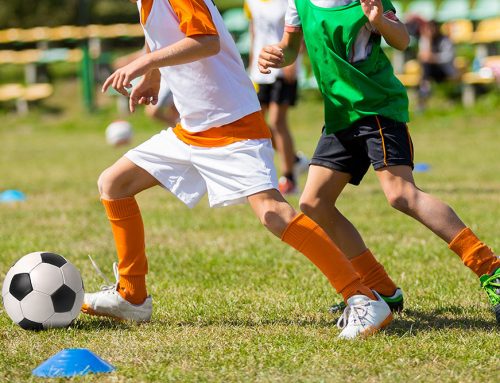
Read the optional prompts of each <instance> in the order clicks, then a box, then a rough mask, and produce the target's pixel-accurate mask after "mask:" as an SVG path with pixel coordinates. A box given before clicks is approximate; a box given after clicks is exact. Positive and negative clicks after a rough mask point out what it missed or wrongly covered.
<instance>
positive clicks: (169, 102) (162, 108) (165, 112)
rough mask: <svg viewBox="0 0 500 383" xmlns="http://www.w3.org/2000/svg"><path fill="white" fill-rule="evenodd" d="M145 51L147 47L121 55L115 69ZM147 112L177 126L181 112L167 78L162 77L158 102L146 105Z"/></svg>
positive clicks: (115, 63)
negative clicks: (175, 103)
mask: <svg viewBox="0 0 500 383" xmlns="http://www.w3.org/2000/svg"><path fill="white" fill-rule="evenodd" d="M145 53H146V49H145V48H143V49H140V50H138V51H135V52H133V53H131V54H129V55H126V56H122V57H119V58H118V59H116V60H115V61H114V62H113V70H117V69H118V68H122V67H124V66H125V65H127V64H129V63H131V62H132V61H134V60H135V59H137V58H139V57H140V56H142V55H144V54H145ZM145 112H146V115H147V116H149V117H151V118H152V119H154V120H156V121H158V122H160V123H162V124H165V125H166V126H175V125H176V124H177V122H178V121H179V112H178V111H177V109H176V107H175V105H174V96H173V95H172V91H171V90H170V87H169V86H168V84H167V82H166V81H165V79H163V78H162V79H161V85H160V91H159V93H158V102H157V103H156V105H153V104H149V105H146V106H145Z"/></svg>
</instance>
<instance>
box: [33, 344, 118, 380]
mask: <svg viewBox="0 0 500 383" xmlns="http://www.w3.org/2000/svg"><path fill="white" fill-rule="evenodd" d="M114 370H115V368H114V367H113V366H112V365H111V364H109V363H108V362H106V361H104V360H102V359H101V358H99V357H98V356H97V355H95V354H94V353H93V352H92V351H90V350H88V349H86V348H67V349H64V350H62V351H59V352H58V353H57V354H55V355H54V356H52V357H51V358H49V359H47V360H46V361H45V362H43V363H42V364H40V365H39V366H38V367H37V368H35V369H34V370H33V375H36V376H40V377H43V378H56V377H65V378H69V377H72V376H78V375H87V374H92V373H93V374H97V373H101V372H111V371H114Z"/></svg>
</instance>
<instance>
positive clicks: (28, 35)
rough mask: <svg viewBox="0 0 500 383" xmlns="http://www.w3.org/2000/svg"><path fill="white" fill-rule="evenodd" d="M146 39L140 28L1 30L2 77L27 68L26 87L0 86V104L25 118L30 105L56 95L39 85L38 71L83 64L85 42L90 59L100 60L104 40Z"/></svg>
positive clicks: (91, 26)
mask: <svg viewBox="0 0 500 383" xmlns="http://www.w3.org/2000/svg"><path fill="white" fill-rule="evenodd" d="M143 36H144V35H143V32H142V28H141V26H140V25H139V24H114V25H88V26H86V27H79V26H68V25H67V26H59V27H37V28H30V29H21V28H10V29H5V30H0V73H1V70H2V68H1V67H2V66H4V65H17V66H22V67H23V68H24V81H23V83H7V84H0V103H8V102H12V103H14V104H15V106H16V109H17V111H18V113H20V114H24V113H26V112H28V109H29V104H30V103H32V102H35V101H39V100H43V99H45V98H47V97H50V96H51V95H52V94H53V92H54V89H53V86H52V84H50V83H39V82H38V81H39V79H38V76H37V67H38V66H40V65H42V64H43V65H50V64H53V63H59V62H67V63H76V64H80V63H81V62H82V60H83V59H84V51H83V50H82V49H81V47H80V43H81V42H82V41H86V42H88V46H89V47H90V53H89V54H90V58H91V59H93V60H97V59H98V58H99V57H100V56H101V54H102V53H103V52H102V41H103V40H106V39H117V38H140V39H143ZM33 46H35V48H33ZM75 46H76V47H75ZM2 47H7V48H2ZM25 47H28V48H25Z"/></svg>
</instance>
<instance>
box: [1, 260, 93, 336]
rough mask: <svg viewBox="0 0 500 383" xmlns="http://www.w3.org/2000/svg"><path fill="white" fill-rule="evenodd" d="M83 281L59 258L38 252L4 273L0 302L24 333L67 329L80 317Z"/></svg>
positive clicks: (68, 263)
mask: <svg viewBox="0 0 500 383" xmlns="http://www.w3.org/2000/svg"><path fill="white" fill-rule="evenodd" d="M83 295H84V289H83V281H82V277H81V275H80V272H79V271H78V269H77V268H76V267H75V266H73V265H72V264H71V263H70V262H68V261H67V260H66V259H65V258H64V257H62V256H61V255H59V254H54V253H50V252H43V251H37V252H35V253H30V254H27V255H25V256H24V257H22V258H21V259H20V260H19V261H17V262H16V263H15V264H14V266H12V267H11V269H10V270H9V271H8V272H7V275H6V276H5V280H4V282H3V287H2V299H3V305H4V307H5V311H7V314H8V315H9V317H10V318H11V319H12V320H13V321H14V322H15V323H17V324H19V326H21V327H22V328H24V329H26V330H42V329H46V328H55V327H67V326H69V325H70V324H71V323H72V322H73V321H74V320H75V319H76V317H77V316H78V314H79V313H80V308H81V306H82V303H83Z"/></svg>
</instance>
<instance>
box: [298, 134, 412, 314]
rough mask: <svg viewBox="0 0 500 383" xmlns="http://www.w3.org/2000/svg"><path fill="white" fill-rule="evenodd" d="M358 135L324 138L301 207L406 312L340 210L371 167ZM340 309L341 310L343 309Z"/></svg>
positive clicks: (365, 276)
mask: <svg viewBox="0 0 500 383" xmlns="http://www.w3.org/2000/svg"><path fill="white" fill-rule="evenodd" d="M357 131H358V126H357V125H355V126H352V127H351V128H349V129H347V130H346V131H344V132H341V133H337V134H322V135H321V137H320V139H319V142H318V145H317V147H316V150H315V153H314V155H313V158H312V159H311V166H310V168H309V173H308V176H307V181H306V186H305V188H304V192H303V193H302V196H301V199H300V207H301V210H302V211H303V212H304V213H306V214H307V215H308V216H310V217H311V218H312V219H313V220H314V221H316V222H317V223H319V224H320V226H321V227H322V228H323V230H325V231H326V232H327V233H328V235H329V236H330V238H332V239H333V241H334V242H335V243H336V244H337V245H338V246H339V247H340V249H341V250H342V251H343V252H344V253H345V254H346V256H347V257H348V258H349V259H350V260H351V262H352V264H353V266H354V268H355V269H356V271H357V272H358V274H359V275H360V276H361V280H362V282H363V283H364V284H365V285H367V286H368V287H370V288H371V289H373V290H375V291H377V292H378V293H379V294H381V295H382V297H383V298H384V299H386V300H387V302H389V304H390V306H391V309H393V310H396V311H400V310H401V309H402V308H403V295H402V292H401V290H400V289H397V287H396V285H395V284H394V282H393V281H392V280H391V278H390V277H389V276H388V275H387V273H386V271H385V269H384V267H383V266H382V265H381V264H380V263H379V262H378V261H377V260H376V259H375V257H374V256H373V254H372V252H371V251H370V250H369V249H368V248H367V247H366V245H365V243H364V241H363V239H362V237H361V235H360V233H359V232H358V230H357V229H356V228H355V227H354V225H353V224H352V223H351V222H350V221H349V220H348V219H347V218H346V217H345V216H344V215H343V214H342V213H341V212H340V211H339V210H338V208H337V207H336V202H337V198H338V196H339V195H340V193H341V192H342V191H343V190H344V188H345V186H346V185H347V183H352V184H354V185H358V184H359V183H360V182H361V180H362V179H363V176H364V174H365V173H366V171H367V170H368V168H369V166H370V160H369V158H368V156H367V155H366V153H365V149H364V145H360V144H359V142H358V141H359V138H358V136H359V134H358V133H357ZM335 307H337V306H333V307H332V308H335ZM337 308H338V309H341V308H342V305H340V306H338V307H337Z"/></svg>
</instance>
